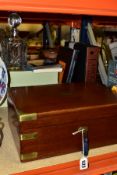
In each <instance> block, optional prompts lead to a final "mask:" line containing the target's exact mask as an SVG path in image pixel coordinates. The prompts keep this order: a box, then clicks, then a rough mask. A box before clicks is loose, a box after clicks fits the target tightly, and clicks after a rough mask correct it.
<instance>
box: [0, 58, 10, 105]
mask: <svg viewBox="0 0 117 175" xmlns="http://www.w3.org/2000/svg"><path fill="white" fill-rule="evenodd" d="M7 87H8V73H7V69H6V66H5V64H4V62H3V61H2V59H1V58H0V105H1V104H2V103H3V101H4V100H5V97H6V93H7Z"/></svg>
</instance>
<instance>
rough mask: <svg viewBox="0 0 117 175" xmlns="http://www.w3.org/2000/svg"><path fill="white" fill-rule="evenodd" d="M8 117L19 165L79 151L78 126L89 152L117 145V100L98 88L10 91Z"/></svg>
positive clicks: (68, 86) (73, 86)
mask: <svg viewBox="0 0 117 175" xmlns="http://www.w3.org/2000/svg"><path fill="white" fill-rule="evenodd" d="M8 99H9V100H8V109H9V110H8V117H9V124H10V126H11V130H12V133H13V135H14V140H15V142H16V145H17V148H18V152H19V154H20V159H21V161H30V160H34V159H40V158H46V157H50V156H55V155H61V154H66V153H70V152H75V151H81V134H77V135H72V133H73V132H74V131H76V130H77V129H78V128H79V127H81V126H86V127H88V136H89V148H96V147H100V146H105V145H110V144H116V143H117V131H116V128H117V96H116V95H114V94H112V92H111V90H110V89H108V88H106V87H104V86H102V85H98V84H87V85H84V84H77V83H76V84H59V85H45V86H35V87H34V86H33V87H20V88H18V87H17V88H11V89H9V92H8Z"/></svg>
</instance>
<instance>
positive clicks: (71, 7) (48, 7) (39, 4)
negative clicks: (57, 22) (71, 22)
mask: <svg viewBox="0 0 117 175" xmlns="http://www.w3.org/2000/svg"><path fill="white" fill-rule="evenodd" d="M0 10H7V11H25V12H46V13H63V14H84V15H99V16H100V15H101V16H102V15H104V16H117V1H116V0H111V1H110V0H103V1H97V0H88V1H86V0H72V1H71V0H63V1H62V2H61V1H60V0H56V1H55V0H46V1H42V0H35V1H34V0H25V1H21V0H17V1H16V0H0Z"/></svg>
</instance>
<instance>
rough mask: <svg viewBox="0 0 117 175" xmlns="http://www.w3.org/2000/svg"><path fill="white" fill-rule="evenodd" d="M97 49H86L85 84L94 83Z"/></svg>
mask: <svg viewBox="0 0 117 175" xmlns="http://www.w3.org/2000/svg"><path fill="white" fill-rule="evenodd" d="M98 54H99V48H98V47H87V53H86V68H85V82H95V81H96V78H97V63H98Z"/></svg>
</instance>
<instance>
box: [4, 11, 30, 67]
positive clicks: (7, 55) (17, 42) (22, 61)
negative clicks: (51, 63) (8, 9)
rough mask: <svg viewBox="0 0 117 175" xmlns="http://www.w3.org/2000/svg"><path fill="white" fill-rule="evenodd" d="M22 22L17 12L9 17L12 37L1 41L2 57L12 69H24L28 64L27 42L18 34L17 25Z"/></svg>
mask: <svg viewBox="0 0 117 175" xmlns="http://www.w3.org/2000/svg"><path fill="white" fill-rule="evenodd" d="M21 23H22V19H21V17H20V16H19V15H18V14H17V13H12V14H11V15H10V16H9V17H8V24H9V26H10V27H11V31H10V37H8V38H5V39H4V40H3V41H2V42H1V47H2V53H1V57H2V59H3V61H4V62H5V64H6V66H7V68H8V69H10V70H24V69H25V67H26V64H27V46H26V42H25V41H24V40H23V39H21V38H20V37H19V35H18V30H17V27H18V26H19V25H20V24H21Z"/></svg>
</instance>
